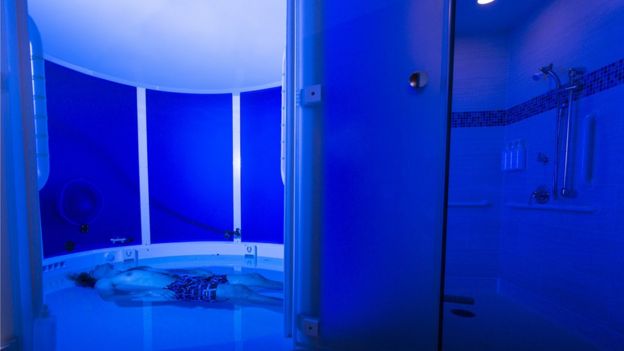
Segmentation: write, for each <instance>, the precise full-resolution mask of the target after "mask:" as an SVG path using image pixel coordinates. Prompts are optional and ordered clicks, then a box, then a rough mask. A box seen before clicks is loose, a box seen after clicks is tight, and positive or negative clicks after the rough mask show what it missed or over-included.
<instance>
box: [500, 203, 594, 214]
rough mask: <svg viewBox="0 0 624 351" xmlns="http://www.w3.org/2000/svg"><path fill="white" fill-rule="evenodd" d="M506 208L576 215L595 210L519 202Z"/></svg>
mask: <svg viewBox="0 0 624 351" xmlns="http://www.w3.org/2000/svg"><path fill="white" fill-rule="evenodd" d="M505 205H506V206H507V207H510V208H516V209H521V210H538V211H560V212H576V213H594V212H596V209H595V208H594V207H591V206H570V205H535V204H534V205H529V204H523V203H520V202H508V203H506V204H505Z"/></svg>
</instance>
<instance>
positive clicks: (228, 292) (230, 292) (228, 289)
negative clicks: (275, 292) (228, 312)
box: [217, 284, 283, 307]
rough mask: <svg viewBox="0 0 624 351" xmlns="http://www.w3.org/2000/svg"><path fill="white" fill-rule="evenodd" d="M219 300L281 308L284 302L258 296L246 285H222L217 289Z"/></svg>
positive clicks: (275, 298)
mask: <svg viewBox="0 0 624 351" xmlns="http://www.w3.org/2000/svg"><path fill="white" fill-rule="evenodd" d="M217 299H227V300H230V301H231V302H233V303H235V304H240V305H262V306H265V307H281V306H282V302H283V300H282V299H280V298H277V297H272V296H266V295H261V294H258V293H257V292H255V291H253V290H252V289H250V288H248V287H247V286H245V285H240V284H221V285H219V286H218V287H217Z"/></svg>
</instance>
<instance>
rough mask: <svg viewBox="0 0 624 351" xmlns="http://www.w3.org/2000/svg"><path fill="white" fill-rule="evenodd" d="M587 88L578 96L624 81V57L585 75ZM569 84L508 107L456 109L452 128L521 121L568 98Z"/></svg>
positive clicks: (595, 92)
mask: <svg viewBox="0 0 624 351" xmlns="http://www.w3.org/2000/svg"><path fill="white" fill-rule="evenodd" d="M581 82H582V84H583V89H582V90H581V91H580V92H578V93H577V94H576V96H575V100H578V99H582V98H584V97H587V96H591V95H594V94H597V93H600V92H602V91H604V90H607V89H610V88H613V87H615V86H618V85H620V84H624V59H621V60H618V61H616V62H613V63H611V64H609V65H606V66H604V67H601V68H599V69H597V70H595V71H592V72H589V73H587V74H585V75H584V76H583V77H582V78H581ZM567 94H568V93H567V92H566V90H565V87H563V88H561V89H558V90H551V91H549V92H547V93H545V94H542V95H540V96H537V97H534V98H532V99H530V100H528V101H525V102H523V103H520V104H518V105H515V106H513V107H511V108H509V109H507V110H494V111H473V112H453V113H452V114H451V127H452V128H470V127H500V126H506V125H508V124H512V123H516V122H519V121H521V120H523V119H527V118H529V117H532V116H535V115H538V114H540V113H543V112H546V111H549V110H552V109H554V108H555V107H557V105H558V102H560V101H563V100H564V99H566V98H567Z"/></svg>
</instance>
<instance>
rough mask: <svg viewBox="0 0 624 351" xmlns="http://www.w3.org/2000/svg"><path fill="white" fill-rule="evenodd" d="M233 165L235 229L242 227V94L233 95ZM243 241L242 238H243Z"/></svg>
mask: <svg viewBox="0 0 624 351" xmlns="http://www.w3.org/2000/svg"><path fill="white" fill-rule="evenodd" d="M232 163H233V171H234V172H233V183H234V189H233V190H234V191H233V194H234V199H233V200H234V202H233V203H234V211H233V213H234V229H236V228H239V229H241V230H242V227H241V150H240V94H239V93H234V94H232ZM241 239H242V238H241Z"/></svg>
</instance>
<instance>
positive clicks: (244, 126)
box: [240, 88, 284, 243]
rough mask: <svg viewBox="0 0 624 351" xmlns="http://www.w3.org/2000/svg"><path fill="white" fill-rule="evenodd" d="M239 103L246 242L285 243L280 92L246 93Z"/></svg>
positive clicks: (242, 203)
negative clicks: (281, 172)
mask: <svg viewBox="0 0 624 351" xmlns="http://www.w3.org/2000/svg"><path fill="white" fill-rule="evenodd" d="M240 100H241V117H240V121H241V196H242V199H241V208H242V214H241V217H242V218H241V222H242V227H243V228H242V229H243V240H245V241H256V242H272V243H283V242H284V230H283V228H284V185H283V184H282V178H281V174H280V156H281V155H280V132H281V130H280V125H281V110H280V109H281V88H273V89H266V90H259V91H254V92H249V93H243V94H241V99H240Z"/></svg>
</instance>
